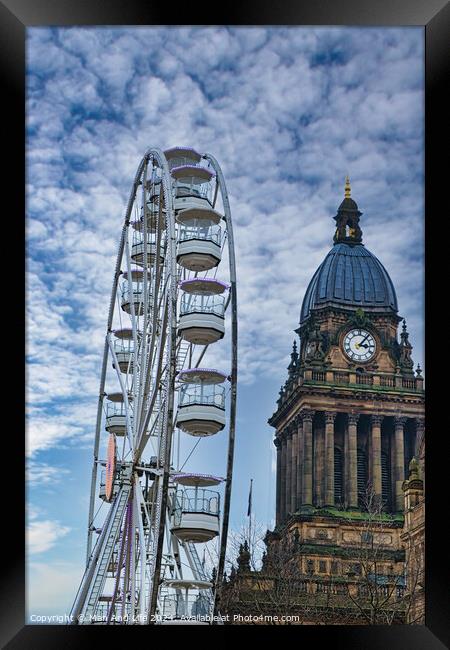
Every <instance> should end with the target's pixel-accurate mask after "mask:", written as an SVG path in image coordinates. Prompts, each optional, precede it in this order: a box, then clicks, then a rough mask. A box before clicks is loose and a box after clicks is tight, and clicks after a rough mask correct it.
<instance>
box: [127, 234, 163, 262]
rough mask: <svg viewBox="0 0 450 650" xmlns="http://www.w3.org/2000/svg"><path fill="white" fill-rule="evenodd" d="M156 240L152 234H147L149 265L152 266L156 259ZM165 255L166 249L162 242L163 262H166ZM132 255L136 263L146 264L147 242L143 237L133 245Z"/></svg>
mask: <svg viewBox="0 0 450 650" xmlns="http://www.w3.org/2000/svg"><path fill="white" fill-rule="evenodd" d="M156 255H157V251H156V242H155V241H154V239H153V238H152V236H151V235H149V236H147V266H152V265H153V264H154V263H155V260H156ZM164 255H165V250H164V243H161V245H160V247H159V263H160V264H162V263H163V262H164ZM130 257H131V259H132V260H133V262H135V263H136V264H139V266H145V261H144V257H145V242H144V240H143V238H142V240H141V241H138V242H136V243H135V244H133V245H132V247H131V253H130Z"/></svg>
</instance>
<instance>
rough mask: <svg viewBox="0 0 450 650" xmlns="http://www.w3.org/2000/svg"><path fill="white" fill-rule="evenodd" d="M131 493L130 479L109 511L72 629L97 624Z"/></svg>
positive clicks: (85, 579) (82, 588)
mask: <svg viewBox="0 0 450 650" xmlns="http://www.w3.org/2000/svg"><path fill="white" fill-rule="evenodd" d="M130 492H131V483H130V481H129V479H125V480H124V482H123V483H122V485H121V488H120V491H119V493H118V495H117V497H116V499H115V501H114V503H113V505H112V507H111V509H110V511H109V514H108V517H107V519H106V521H105V523H104V525H103V530H102V533H101V535H100V538H99V540H98V542H97V545H96V546H95V548H94V551H93V553H92V556H91V559H90V562H89V564H88V566H87V568H86V571H85V574H84V577H83V580H82V582H81V586H80V589H79V592H78V594H77V598H76V600H75V603H74V606H73V608H72V611H71V623H72V625H77V624H84V625H86V624H89V623H92V621H93V618H94V615H95V610H96V608H97V605H98V600H99V597H100V596H101V594H102V590H103V588H104V585H105V581H106V577H107V569H108V566H109V564H110V562H111V558H112V554H113V550H114V547H115V542H116V539H117V536H118V534H119V531H120V527H121V524H122V522H123V519H124V514H125V509H126V507H127V504H128V500H129V497H130Z"/></svg>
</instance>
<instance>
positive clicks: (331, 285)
mask: <svg viewBox="0 0 450 650" xmlns="http://www.w3.org/2000/svg"><path fill="white" fill-rule="evenodd" d="M322 306H336V307H345V308H348V309H352V308H353V309H355V310H356V309H358V308H360V309H364V310H365V311H372V312H374V311H375V312H386V311H391V312H394V313H395V312H397V311H398V306H397V296H396V295H395V289H394V285H393V284H392V280H391V278H390V277H389V275H388V272H387V271H386V269H385V268H384V266H383V265H382V264H381V262H380V261H379V260H378V259H377V258H376V257H375V255H373V254H372V253H371V252H370V251H368V250H367V249H366V248H365V246H364V245H363V244H354V243H351V244H348V243H336V244H335V245H334V246H333V248H332V249H331V250H330V252H329V253H328V255H327V256H326V257H325V259H324V261H323V262H322V264H321V265H320V266H319V268H318V269H317V271H316V272H315V273H314V275H313V277H312V280H311V282H310V283H309V286H308V288H307V290H306V293H305V297H304V299H303V304H302V309H301V313H300V323H303V322H304V321H305V320H306V319H307V318H308V316H309V315H310V312H311V309H315V308H318V307H322Z"/></svg>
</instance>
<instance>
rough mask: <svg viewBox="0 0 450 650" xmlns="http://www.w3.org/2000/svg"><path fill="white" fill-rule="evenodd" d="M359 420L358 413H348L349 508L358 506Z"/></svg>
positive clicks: (347, 497) (347, 481) (347, 496)
mask: <svg viewBox="0 0 450 650" xmlns="http://www.w3.org/2000/svg"><path fill="white" fill-rule="evenodd" d="M358 420H359V415H358V414H357V413H349V414H348V415H347V429H346V431H345V436H346V441H345V449H346V463H347V471H346V501H347V505H348V507H349V508H357V507H358V456H357V455H358V451H357V448H358V433H357V432H358Z"/></svg>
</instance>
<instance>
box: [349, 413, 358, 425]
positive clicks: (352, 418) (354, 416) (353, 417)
mask: <svg viewBox="0 0 450 650" xmlns="http://www.w3.org/2000/svg"><path fill="white" fill-rule="evenodd" d="M358 420H359V413H347V424H349V425H353V426H356V425H357V424H358Z"/></svg>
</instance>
